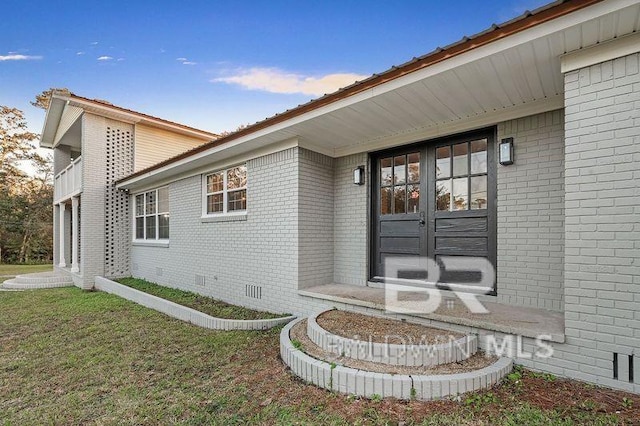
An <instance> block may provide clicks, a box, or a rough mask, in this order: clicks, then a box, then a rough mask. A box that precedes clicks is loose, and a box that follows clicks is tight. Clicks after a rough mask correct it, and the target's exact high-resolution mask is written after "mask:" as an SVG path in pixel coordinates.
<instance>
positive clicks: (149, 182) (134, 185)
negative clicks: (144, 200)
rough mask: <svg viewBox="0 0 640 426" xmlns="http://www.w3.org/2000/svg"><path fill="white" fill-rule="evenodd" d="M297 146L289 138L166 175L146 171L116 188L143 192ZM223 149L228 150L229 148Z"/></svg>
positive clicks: (297, 144)
mask: <svg viewBox="0 0 640 426" xmlns="http://www.w3.org/2000/svg"><path fill="white" fill-rule="evenodd" d="M297 146H299V143H298V139H297V138H292V139H287V140H284V141H280V142H276V143H273V144H270V145H267V146H263V147H259V148H256V149H252V150H250V151H247V152H244V153H239V154H234V155H229V156H227V157H223V156H221V157H219V158H217V159H216V160H215V161H213V162H207V163H206V164H205V165H199V166H197V167H194V168H190V169H187V170H184V171H179V172H178V173H171V174H169V175H165V176H163V175H161V174H156V173H153V172H149V173H145V174H143V175H140V176H137V177H134V178H133V179H131V180H125V181H122V182H120V183H118V184H117V185H116V188H117V189H124V190H128V191H130V192H134V191H135V192H143V191H147V190H149V189H154V188H158V187H160V186H164V185H168V184H169V183H171V182H175V181H178V180H180V179H185V178H188V177H192V176H196V175H200V174H203V173H211V172H215V171H218V170H222V169H227V168H229V167H232V166H235V165H237V164H242V163H246V162H247V161H249V160H251V159H254V158H258V157H263V156H265V155H269V154H273V153H276V152H279V151H284V150H285V149H289V148H294V147H297ZM221 151H223V152H226V151H227V150H221ZM223 152H221V153H223Z"/></svg>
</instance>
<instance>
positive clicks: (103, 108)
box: [69, 98, 215, 140]
mask: <svg viewBox="0 0 640 426" xmlns="http://www.w3.org/2000/svg"><path fill="white" fill-rule="evenodd" d="M69 102H70V104H71V105H74V106H78V107H80V108H83V109H84V110H85V111H90V112H93V113H94V114H100V115H104V116H107V117H112V118H115V119H117V120H120V121H123V122H125V123H129V124H136V123H143V124H149V125H151V126H153V127H159V128H162V129H168V130H171V131H174V132H176V133H182V134H187V135H190V136H194V137H197V138H200V139H205V140H212V139H214V138H215V134H213V133H210V132H206V131H204V130H203V131H199V130H198V129H187V128H184V127H181V126H177V125H173V124H170V123H166V122H164V121H162V120H156V119H154V118H152V117H146V116H142V115H139V114H135V113H132V112H126V111H121V110H119V109H116V108H111V107H110V106H109V105H101V104H96V103H94V102H90V101H85V100H83V99H78V98H71V99H70V101H69Z"/></svg>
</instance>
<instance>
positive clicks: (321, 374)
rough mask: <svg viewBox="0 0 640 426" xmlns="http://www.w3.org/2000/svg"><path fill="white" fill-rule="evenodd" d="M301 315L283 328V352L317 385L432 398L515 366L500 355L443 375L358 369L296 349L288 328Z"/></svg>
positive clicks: (484, 382)
mask: <svg viewBox="0 0 640 426" xmlns="http://www.w3.org/2000/svg"><path fill="white" fill-rule="evenodd" d="M299 321H302V318H300V319H297V320H295V321H292V322H290V323H289V324H287V325H286V326H285V327H284V328H283V329H282V331H281V332H280V356H281V357H282V360H283V361H284V363H285V364H286V365H287V366H289V367H290V368H291V370H292V371H293V373H294V374H295V375H296V376H298V377H300V378H301V379H303V380H305V381H307V382H310V383H312V384H314V385H316V386H318V387H321V388H324V389H328V390H331V391H336V392H341V393H345V394H353V395H358V396H363V397H366V398H372V397H374V396H379V397H382V398H386V397H394V398H398V399H406V400H408V399H417V400H422V401H429V400H434V399H442V398H446V397H449V396H455V395H459V394H462V393H465V392H471V391H476V390H480V389H487V388H489V387H491V386H493V385H495V384H496V383H498V382H499V381H500V380H501V379H502V378H503V377H504V376H505V375H506V374H508V373H509V372H510V371H511V369H512V368H513V360H512V359H510V358H500V359H498V361H496V362H495V363H493V364H492V365H490V366H488V367H485V368H482V369H479V370H476V371H471V372H467V373H459V374H440V375H433V376H427V375H404V374H384V373H374V372H369V371H363V370H357V369H355V368H349V367H344V366H340V365H335V364H330V363H328V362H326V361H322V360H318V359H315V358H312V357H310V356H309V355H307V354H305V353H304V352H303V351H302V350H300V349H297V348H295V347H294V346H293V344H292V343H291V338H290V336H289V332H290V331H291V328H292V327H293V326H294V325H296V324H297V323H298V322H299Z"/></svg>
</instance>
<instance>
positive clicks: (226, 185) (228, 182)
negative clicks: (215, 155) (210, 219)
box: [204, 164, 247, 215]
mask: <svg viewBox="0 0 640 426" xmlns="http://www.w3.org/2000/svg"><path fill="white" fill-rule="evenodd" d="M204 185H205V188H204V192H205V199H204V202H205V209H204V211H205V214H208V215H216V214H225V213H243V212H246V211H247V166H246V164H243V165H241V166H236V167H231V168H229V169H226V170H220V171H217V172H215V173H210V174H208V175H206V176H205V179H204Z"/></svg>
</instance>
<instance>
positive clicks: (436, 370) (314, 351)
mask: <svg viewBox="0 0 640 426" xmlns="http://www.w3.org/2000/svg"><path fill="white" fill-rule="evenodd" d="M289 336H290V338H291V339H292V340H297V341H298V342H300V343H301V344H302V350H303V351H304V352H305V353H306V354H307V355H309V356H311V357H313V358H316V359H321V360H323V361H327V362H334V363H336V364H337V365H343V366H345V367H350V368H356V369H358V370H365V371H373V372H376V373H388V374H413V375H415V374H455V373H466V372H468V371H473V370H478V369H480V368H484V367H487V366H489V365H491V364H492V363H494V362H496V360H497V359H498V358H497V357H494V356H485V354H484V353H480V352H479V353H477V354H475V355H473V356H471V357H470V358H469V359H467V360H464V361H461V362H453V363H450V364H443V365H438V366H435V367H423V366H421V367H406V366H401V365H389V364H381V363H377V362H370V361H362V360H358V359H353V358H348V357H345V356H339V355H337V354H334V353H332V352H327V351H325V350H324V349H322V348H321V347H319V346H318V345H316V344H315V343H313V342H312V341H311V339H309V337H308V336H307V320H303V321H300V322H299V323H298V324H296V325H294V326H293V327H292V328H291V332H290V333H289Z"/></svg>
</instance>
